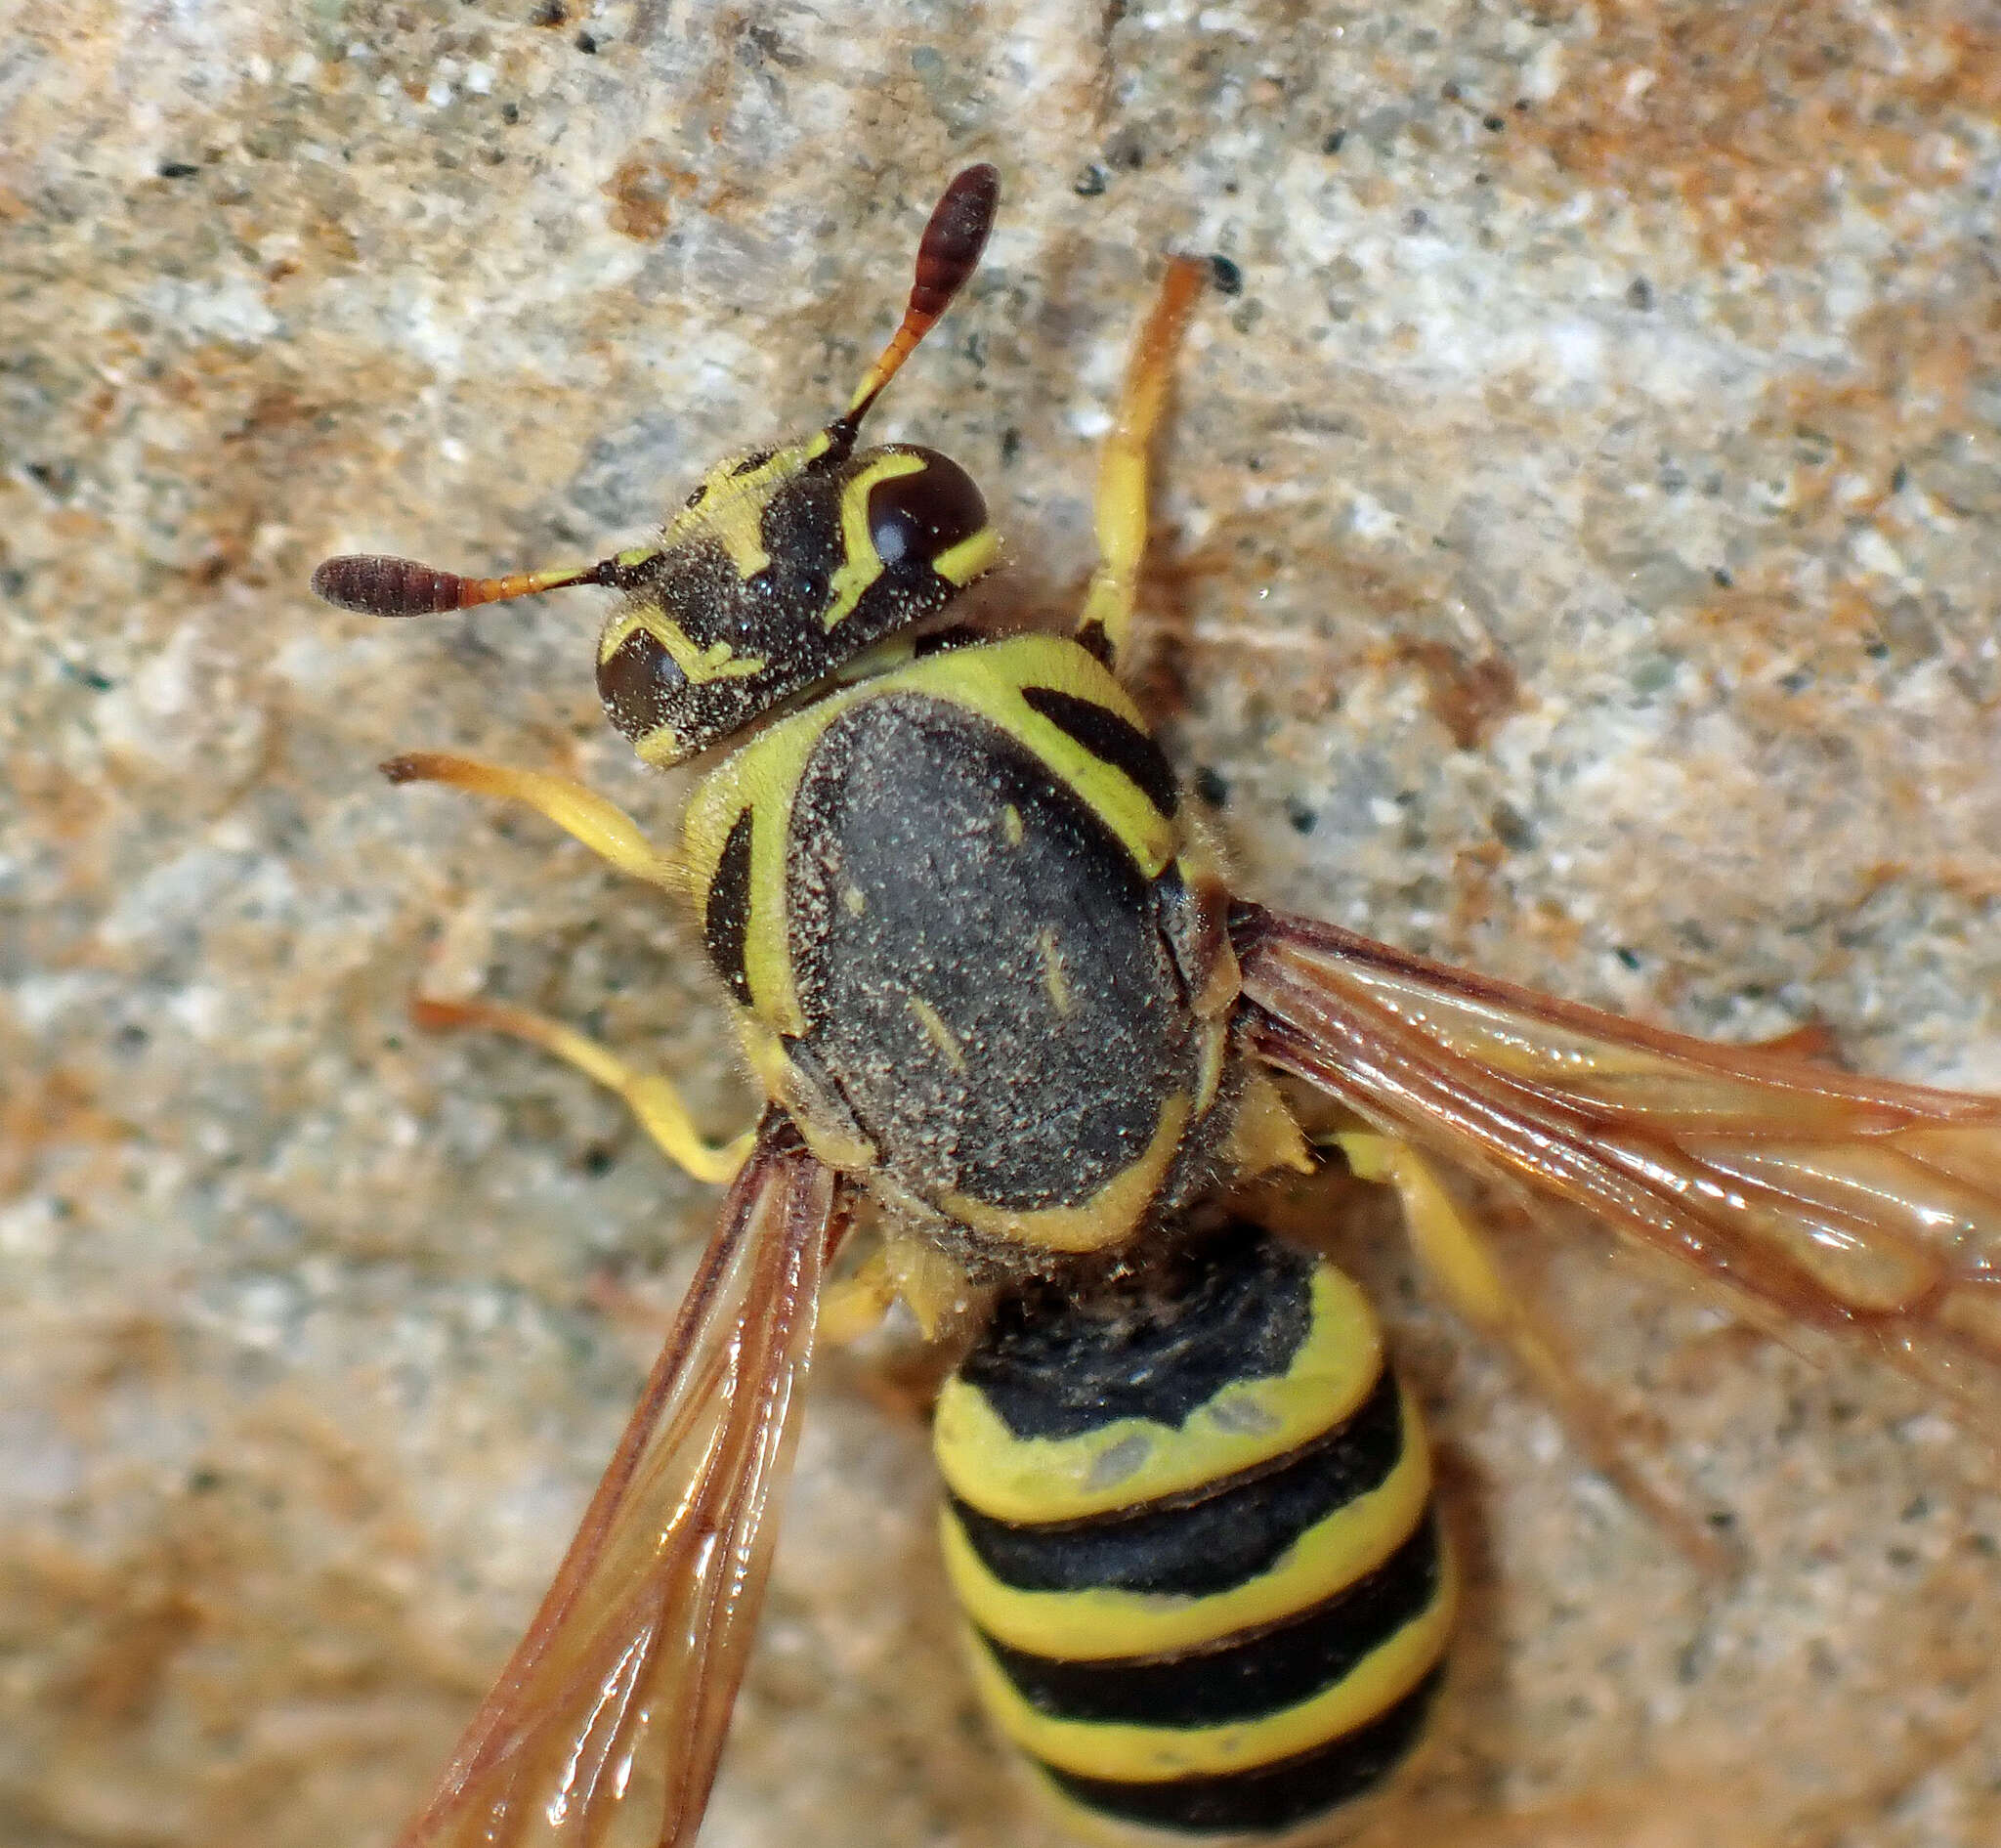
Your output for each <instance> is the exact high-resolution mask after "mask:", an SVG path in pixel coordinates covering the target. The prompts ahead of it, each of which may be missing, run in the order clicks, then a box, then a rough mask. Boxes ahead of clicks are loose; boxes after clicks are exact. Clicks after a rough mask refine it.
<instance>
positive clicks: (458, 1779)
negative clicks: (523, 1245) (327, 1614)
mask: <svg viewBox="0 0 2001 1848" xmlns="http://www.w3.org/2000/svg"><path fill="white" fill-rule="evenodd" d="M846 1214H847V1202H846V1198H845V1193H844V1190H843V1188H842V1184H841V1183H840V1182H839V1181H838V1180H837V1179H836V1178H835V1177H834V1176H833V1175H832V1174H831V1173H830V1171H829V1170H828V1169H826V1168H825V1167H823V1166H822V1165H821V1164H820V1163H819V1162H818V1161H816V1160H815V1159H814V1158H813V1157H812V1156H811V1155H810V1154H808V1153H807V1152H806V1150H805V1148H804V1146H803V1145H802V1144H801V1143H800V1141H799V1139H798V1136H797V1134H796V1132H795V1131H793V1129H792V1128H791V1126H790V1124H789V1123H788V1122H787V1121H786V1120H785V1119H784V1118H782V1117H777V1116H770V1117H767V1119H766V1121H765V1123H764V1125H763V1127H762V1129H761V1130H760V1132H759V1135H758V1139H757V1143H756V1146H755V1148H754V1149H753V1151H752V1153H751V1155H750V1158H749V1160H748V1161H747V1162H746V1163H745V1166H744V1169H743V1172H742V1173H741V1174H740V1175H739V1176H738V1177H737V1180H736V1182H735V1183H734V1184H733V1185H732V1187H731V1189H730V1193H729V1196H728V1198H727V1200H726V1201H725V1202H724V1206H723V1211H722V1216H721V1220H720V1223H719V1224H718V1225H717V1227H716V1230H715V1234H714V1236H713V1238H712V1239H711V1240H710V1243H709V1247H708V1250H707V1252H706V1253H705V1254H704V1256H703V1258H702V1266H701V1268H700V1269H699V1270H698V1271H697V1273H696V1277H695V1281H694V1282H693V1283H692V1284H691V1285H690V1286H689V1291H688V1296H687V1300H686V1302H685V1303H684V1304H683V1305H682V1308H681V1312H680V1315H679V1317H678V1318H677V1320H676V1322H675V1324H674V1330H673V1333H672V1334H671V1336H669V1338H668V1340H667V1345H666V1348H665V1349H664V1351H663V1352H662V1353H661V1354H660V1359H659V1361H658V1362H657V1363H656V1365H655V1367H654V1370H653V1374H652V1376H651V1377H650V1378H649V1379H648V1381H647V1384H646V1392H645V1394H644V1396H643V1397H641V1399H640V1401H639V1408H638V1409H637V1410H636V1411H635V1412H634V1413H633V1414H632V1419H631V1422H630V1423H629V1424H628V1425H627V1426H626V1428H625V1434H624V1436H623V1437H622V1438H621V1439H620V1440H619V1442H618V1448H617V1453H616V1454H615V1455H614V1456H613V1458H612V1463H611V1467H610V1468H609V1469H608V1470H606V1472H605V1476H604V1480H603V1481H602V1482H601V1483H599V1484H598V1488H597V1492H596V1494H595V1495H593V1496H592V1498H591V1503H590V1507H589V1508H588V1510H587V1511H586V1512H585V1514H584V1517H583V1525H582V1526H580V1527H579V1528H578V1529H577V1533H576V1537H575V1539H574V1540H573V1541H572V1542H571V1543H570V1551H569V1553H568V1554H567V1555H566V1556H565V1558H564V1561H563V1565H562V1567H561V1569H559V1570H558V1572H557V1574H556V1582H555V1583H554V1584H553V1585H551V1586H550V1588H549V1591H548V1595H547V1596H546V1597H545V1598H544V1599H543V1600H542V1607H541V1609H540V1611H539V1612H536V1614H535V1619H534V1622H533V1623H532V1625H531V1626H530V1628H529V1632H528V1634H527V1636H526V1637H524V1638H523V1639H522V1642H521V1644H520V1646H519V1647H518V1648H517V1649H516V1650H515V1652H514V1655H513V1657H512V1659H511V1660H510V1661H509V1662H508V1664H507V1666H506V1668H505V1669H504V1670H503V1671H502V1672H501V1675H500V1679H499V1680H498V1681H497V1682H496V1683H495V1684H494V1687H493V1690H492V1692H491V1693H490V1694H489V1695H488V1697H487V1698H486V1700H485V1702H484V1703H483V1704H482V1705H481V1707H480V1709H479V1711H478V1713H476V1714H475V1715H474V1716H473V1720H472V1723H471V1725H469V1726H468V1727H467V1728H466V1730H465V1733H464V1735H463V1736H462V1737H461V1738H460V1740H459V1742H458V1746H457V1749H456V1750H455V1751H454V1753H453V1754H452V1759H451V1763H450V1764H449V1766H448V1767H447V1770H446V1772H445V1775H444V1776H443V1777H442V1778H441V1779H440V1780H439V1782H438V1785H437V1787H436V1789H434V1790H433V1792H432V1793H431V1798H430V1801H429V1802H428V1803H427V1804H426V1805H425V1806H424V1809H423V1811H422V1813H421V1814H419V1815H418V1816H417V1818H416V1819H415V1820H414V1821H413V1822H412V1823H411V1824H410V1825H409V1827H407V1828H406V1829H405V1830H404V1833H403V1835H402V1836H401V1837H400V1838H399V1843H398V1848H474V1845H475V1844H477V1845H478V1848H613V1845H615V1844H616V1848H657V1845H671V1844H679V1843H687V1842H690V1841H692V1840H693V1839H694V1836H695V1830H696V1827H697V1826H698V1825H699V1824H700V1822H701V1820H702V1806H703V1804H704V1803H705V1802H706V1801H707V1798H708V1789H709V1784H710V1783H711V1782H712V1781H713V1779H714V1776H715V1766H716V1759H717V1757H718V1756H719V1755H720V1753H721V1751H722V1741H723V1734H724V1731H725V1729H726V1728H727V1726H728V1724H729V1716H730V1707H731V1704H732V1703H733V1701H734V1700H735V1698H736V1694H737V1686H738V1683H739V1682H740V1681H741V1680H742V1678H743V1672H744V1661H745V1652H746V1650H747V1648H748V1645H749V1642H750V1636H751V1632H752V1629H753V1627H754V1619H755V1616H756V1612H757V1607H758V1604H759V1601H760V1599H761V1597H762V1593H763V1589H764V1580H765V1575H766V1570H767V1568H768V1566H769V1563H770V1558H771V1547H772V1541H773V1538H774V1534H775V1526H776V1524H775V1522H773V1521H772V1520H771V1519H769V1518H767V1517H768V1511H769V1504H770V1501H771V1497H772V1495H773V1492H774V1491H775V1490H776V1489H777V1487H778V1486H779V1484H780V1483H781V1482H782V1481H783V1479H784V1477H785V1474H786V1472H787V1470H788V1467H789V1464H790V1461H791V1454H792V1447H793V1440H794V1439H795V1437H796V1432H797V1427H796V1421H795V1420H794V1419H793V1418H792V1417H791V1415H790V1414H791V1412H792V1410H793V1408H794V1406H795V1404H796V1402H797V1398H798V1392H799V1388H800V1386H801V1384H802V1382H803V1378H804V1374H805V1370H806V1365H807V1361H808V1359H809V1357H810V1354H811V1352H812V1346H813V1325H814V1319H815V1312H816V1305H817V1300H818V1295H819V1288H820V1279H821V1275H822V1271H823V1268H824V1266H825V1263H826V1260H827V1257H828V1255H829V1252H830V1249H831V1247H832V1245H833V1244H834V1243H835V1242H836V1241H837V1240H838V1238H839V1235H840V1233H841V1231H842V1229H843V1228H844V1225H845V1222H846Z"/></svg>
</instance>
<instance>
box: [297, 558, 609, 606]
mask: <svg viewBox="0 0 2001 1848" xmlns="http://www.w3.org/2000/svg"><path fill="white" fill-rule="evenodd" d="M624 582H625V561H624V560H622V559H618V558H606V559H601V560H600V561H599V562H598V563H597V564H595V565H583V566H573V565H566V566H560V567H558V568H556V569H555V570H551V571H521V572H513V573H510V574H509V575H508V576H507V577H504V578H461V577H460V576H459V575H458V574H457V573H456V572H455V571H439V570H437V569H436V568H435V567H434V566H430V565H420V564H419V563H418V562H417V561H416V560H415V559H414V558H389V557H385V556H383V555H382V554H381V553H378V552H349V553H347V554H345V555H344V556H342V557H340V558H329V559H327V560H326V561H325V562H324V563H322V564H321V565H319V567H318V568H317V569H316V570H315V571H314V573H313V593H314V595H315V596H319V597H324V598H325V599H326V601H327V602H328V603H331V604H335V605H337V606H338V607H339V608H341V609H343V610H359V611H360V612H361V613H362V615H363V616H436V615H438V614H439V613H440V612H441V611H445V610H471V609H475V608H477V607H478V606H479V605H480V604H482V603H503V602H505V601H506V600H507V599H508V598H509V597H528V596H532V595H533V594H534V593H535V592H536V591H537V590H561V589H564V588H565V587H566V586H568V585H570V584H611V585H612V586H614V587H615V588H617V587H619V586H622V585H623V583H624Z"/></svg>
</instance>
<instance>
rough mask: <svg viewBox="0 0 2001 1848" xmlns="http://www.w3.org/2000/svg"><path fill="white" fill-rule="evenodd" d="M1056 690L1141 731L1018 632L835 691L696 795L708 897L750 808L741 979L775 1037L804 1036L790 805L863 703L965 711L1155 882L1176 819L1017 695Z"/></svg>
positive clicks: (1108, 686) (1049, 647)
mask: <svg viewBox="0 0 2001 1848" xmlns="http://www.w3.org/2000/svg"><path fill="white" fill-rule="evenodd" d="M1031 686H1042V687H1050V688H1053V689H1054V690H1055V691H1057V692H1060V693H1069V694H1072V695H1074V696H1075V697H1077V698H1079V699H1086V700H1090V701H1092V702H1094V703H1095V704H1097V705H1099V706H1103V707H1106V708H1108V709H1111V710H1112V711H1115V712H1117V713H1118V714H1119V715H1120V716H1121V717H1122V718H1124V719H1126V720H1127V721H1128V723H1129V724H1132V725H1134V726H1141V725H1142V721H1141V719H1140V715H1139V709H1138V708H1136V707H1135V706H1134V705H1133V704H1132V702H1131V700H1130V699H1129V698H1128V696H1127V693H1126V691H1125V689H1124V688H1123V687H1121V686H1120V685H1119V683H1118V681H1117V680H1115V679H1114V678H1113V677H1112V675H1111V674H1110V673H1109V672H1108V671H1107V670H1106V669H1105V668H1104V667H1103V666H1101V665H1100V664H1099V663H1098V662H1097V661H1095V660H1093V659H1092V657H1091V656H1090V655H1088V654H1086V652H1085V651H1084V650H1083V649H1082V648H1080V647H1078V645H1077V644H1076V643H1075V642H1073V641H1071V640H1069V639H1068V638H1067V637H1065V636H1060V635H1014V636H1009V637H1008V638H1007V639H1005V640H1003V641H999V642H990V643H987V644H985V645H983V646H980V647H976V648H960V649H953V650H950V651H948V652H946V653H943V654H937V655H931V656H928V657H926V658H925V659H924V660H922V661H912V662H908V663H906V664H904V665H903V666H898V667H895V668H893V669H891V670H890V671H888V672H886V673H883V674H880V675H877V676H876V677H874V678H873V679H868V680H863V681H858V682H856V683H855V684H854V685H851V686H845V687H836V688H835V689H833V690H832V691H830V692H829V693H828V694H827V695H826V696H825V697H824V698H821V699H818V700H816V701H814V702H813V704H812V705H810V706H808V707H806V708H805V709H802V710H800V711H798V712H795V713H793V714H792V715H791V716H790V717H788V718H784V719H780V720H779V721H777V722H776V723H775V724H773V725H771V726H769V727H768V728H767V729H766V730H764V731H762V732H759V733H757V734H756V735H755V736H753V737H752V738H751V739H750V740H749V741H748V742H747V743H745V745H744V746H743V747H742V749H740V750H738V751H736V752H732V753H731V754H730V755H729V756H728V757H726V758H724V759H723V761H722V762H721V763H719V764H718V765H717V766H716V767H715V768H714V769H713V770H711V771H710V772H709V773H708V774H707V775H706V776H705V777H704V778H703V779H702V782H701V783H700V784H699V785H698V786H697V787H696V790H695V793H694V795H692V796H691V797H690V799H689V803H688V812H687V817H686V819H685V821H684V822H683V824H682V836H683V844H684V848H685V853H686V859H687V864H688V870H689V875H690V879H691V882H692V889H693V890H694V891H695V892H696V893H697V894H698V895H699V894H701V893H703V892H706V890H707V889H708V884H709V881H711V880H712V879H713V878H714V877H715V869H716V863H717V861H718V860H720V859H721V857H722V850H723V842H724V841H725V840H726V839H728V838H729V834H730V830H731V828H732V827H733V826H735V824H736V820H737V817H738V816H739V815H740V814H742V813H743V811H744V810H745V808H750V809H753V810H754V811H755V816H756V819H755V820H754V821H753V822H752V824H751V845H750V892H749V911H750V915H749V920H748V926H747V928H746V930H745V940H744V964H745V975H746V976H747V978H748V981H749V984H750V993H751V995H752V997H753V999H754V1004H755V1007H756V1010H757V1011H758V1013H760V1014H761V1015H762V1016H763V1017H764V1019H765V1020H766V1021H767V1022H768V1023H769V1024H770V1025H771V1026H772V1027H774V1028H775V1029H776V1030H777V1031H779V1032H781V1033H788V1034H799V1033H803V1032H805V1030H806V1020H805V1015H804V1012H803V1010H801V1008H800V1006H799V1001H798V993H797V990H796V988H795V986H794V984H793V981H792V975H791V959H790V957H789V955H788V949H787V944H786V872H787V864H786V856H787V848H788V842H789V838H790V833H791V817H792V801H793V797H794V795H796V793H797V790H798V785H799V779H800V777H801V776H802V775H803V774H804V772H805V768H806V764H807V761H808V759H809V758H810V757H811V755H812V752H813V749H814V747H815V746H816V745H817V744H818V743H819V741H820V738H821V735H822V734H823V733H824V732H825V731H826V730H827V728H828V726H829V725H830V724H832V722H833V721H834V720H835V719H836V718H837V717H839V716H840V714H841V713H842V712H844V711H846V710H847V709H848V708H849V707H850V706H852V705H854V704H855V703H856V702H858V701H860V700H865V699H873V698H876V697H877V696H880V695H886V694H891V693H918V694H924V695H928V696H929V697H931V698H933V699H936V700H939V701H940V702H942V703H944V704H947V705H952V706H957V707H959V708H961V709H965V710H966V711H968V712H971V713H973V714H976V715H977V716H979V717H981V718H984V719H986V720H987V721H988V722H989V723H991V724H993V725H994V726H996V727H997V728H998V729H1000V730H1001V731H1003V732H1005V733H1007V734H1008V735H1009V736H1011V737H1013V738H1014V739H1016V740H1017V741H1018V742H1019V743H1020V744H1021V745H1022V746H1023V747H1024V748H1025V749H1027V750H1028V751H1030V752H1033V753H1034V754H1035V755H1036V756H1037V757H1039V758H1040V759H1041V760H1042V761H1043V763H1044V764H1045V765H1046V766H1047V767H1048V769H1049V770H1050V771H1051V772H1052V773H1053V774H1055V775H1056V776H1058V777H1059V778H1061V780H1062V781H1063V782H1065V783H1066V784H1068V785H1069V786H1070V788H1071V789H1072V790H1074V791H1075V792H1076V793H1077V795H1078V796H1079V797H1080V798H1081V799H1082V800H1083V801H1085V802H1086V803H1088V804H1089V806H1090V808H1091V809H1092V811H1093V812H1094V813H1095V814H1096V815H1097V817H1098V819H1099V820H1100V821H1102V822H1103V823H1104V824H1105V826H1106V827H1107V828H1109V829H1110V830H1111V832H1112V833H1113V834H1114V835H1115V836H1116V837H1117V838H1118V839H1119V841H1120V842H1121V844H1122V845H1123V846H1124V847H1125V848H1126V850H1127V852H1128V853H1129V854H1130V855H1131V857H1132V860H1133V863H1134V864H1135V865H1136V866H1137V867H1138V868H1139V870H1140V872H1141V873H1142V874H1144V875H1145V877H1147V878H1148V879H1156V878H1158V877H1159V876H1160V874H1161V873H1162V872H1163V870H1165V868H1166V867H1167V865H1168V863H1169V861H1171V859H1172V858H1173V856H1174V853H1175V851H1176V849H1177V847H1178V845H1179V843H1180V834H1179V830H1178V828H1177V827H1176V824H1175V822H1174V821H1173V819H1172V818H1171V817H1170V816H1167V815H1163V814H1162V813H1161V811H1160V810H1159V809H1158V808H1156V807H1155V806H1154V804H1153V801H1152V798H1151V797H1149V796H1148V795H1147V794H1146V793H1145V791H1143V790H1142V789H1140V788H1139V786H1138V785H1137V784H1135V783H1134V782H1132V781H1131V779H1130V778H1128V776H1127V775H1126V774H1125V773H1124V772H1123V771H1121V770H1117V769H1115V768H1114V767H1113V766H1112V765H1110V764H1108V763H1106V762H1105V761H1104V760H1103V759H1102V758H1099V757H1095V756H1093V755H1092V754H1091V753H1090V752H1088V751H1086V749H1085V747H1084V746H1083V745H1081V744H1079V743H1078V742H1077V740H1076V739H1074V738H1072V737H1071V736H1070V735H1069V734H1068V733H1067V732H1065V731H1063V730H1062V729H1061V728H1060V727H1059V726H1056V725H1054V724H1052V723H1050V722H1049V720H1047V719H1045V718H1043V716H1042V714H1041V713H1039V712H1037V711H1036V710H1035V709H1033V708H1032V707H1031V706H1029V705H1028V703H1027V702H1026V701H1025V700H1024V699H1023V698H1022V697H1021V692H1022V689H1023V688H1024V687H1031Z"/></svg>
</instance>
